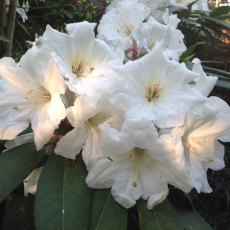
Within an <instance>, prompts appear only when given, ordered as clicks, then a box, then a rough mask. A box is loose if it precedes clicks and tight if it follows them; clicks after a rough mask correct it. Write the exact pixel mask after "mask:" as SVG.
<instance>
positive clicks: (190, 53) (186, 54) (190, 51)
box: [180, 42, 205, 62]
mask: <svg viewBox="0 0 230 230" xmlns="http://www.w3.org/2000/svg"><path fill="white" fill-rule="evenodd" d="M204 44H205V43H204V42H197V43H196V44H194V45H191V46H189V48H188V49H187V50H186V51H185V52H184V53H183V54H182V55H181V57H180V61H181V62H184V61H188V60H190V59H191V58H192V57H193V56H194V55H193V53H194V51H195V49H196V47H197V46H199V45H204Z"/></svg>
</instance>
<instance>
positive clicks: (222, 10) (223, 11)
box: [210, 6, 230, 17]
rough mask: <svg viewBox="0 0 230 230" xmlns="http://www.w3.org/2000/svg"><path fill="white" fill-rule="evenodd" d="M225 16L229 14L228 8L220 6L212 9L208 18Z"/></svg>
mask: <svg viewBox="0 0 230 230" xmlns="http://www.w3.org/2000/svg"><path fill="white" fill-rule="evenodd" d="M227 14H228V15H229V14H230V6H221V7H217V8H215V9H213V10H212V11H211V13H210V17H221V16H223V15H227Z"/></svg>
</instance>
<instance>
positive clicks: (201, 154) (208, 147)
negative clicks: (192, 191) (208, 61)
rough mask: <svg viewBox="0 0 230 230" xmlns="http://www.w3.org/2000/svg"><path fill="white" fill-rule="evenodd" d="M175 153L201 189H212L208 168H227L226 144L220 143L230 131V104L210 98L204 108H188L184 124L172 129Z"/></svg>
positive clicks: (208, 190) (195, 184) (193, 181)
mask: <svg viewBox="0 0 230 230" xmlns="http://www.w3.org/2000/svg"><path fill="white" fill-rule="evenodd" d="M169 133H170V135H171V137H172V138H173V140H172V142H173V143H175V142H177V144H176V145H175V153H176V155H177V157H176V159H177V162H178V164H180V165H181V166H182V167H183V168H184V171H185V172H186V174H187V175H188V176H189V178H190V181H191V184H192V185H193V186H194V187H195V188H196V190H197V191H198V192H200V191H202V192H211V188H210V186H209V185H208V182H207V173H206V172H207V169H208V168H210V169H214V170H219V169H222V168H223V167H224V160H223V157H224V146H223V145H222V144H221V143H220V142H218V141H217V140H218V139H221V137H222V136H225V135H229V134H230V107H229V106H228V105H227V104H226V103H225V102H224V101H223V100H221V99H219V98H217V97H210V98H209V101H207V102H206V104H205V105H204V106H202V107H197V108H196V107H195V108H193V109H192V110H190V111H188V113H187V117H186V120H185V123H184V125H183V126H182V127H177V128H173V129H172V130H171V131H170V132H169Z"/></svg>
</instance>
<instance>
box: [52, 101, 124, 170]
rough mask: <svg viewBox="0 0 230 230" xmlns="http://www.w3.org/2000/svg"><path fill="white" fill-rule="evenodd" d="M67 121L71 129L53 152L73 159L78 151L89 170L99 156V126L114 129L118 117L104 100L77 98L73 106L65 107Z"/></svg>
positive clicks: (118, 121)
mask: <svg viewBox="0 0 230 230" xmlns="http://www.w3.org/2000/svg"><path fill="white" fill-rule="evenodd" d="M67 118H68V120H69V121H70V123H71V125H72V126H73V127H74V129H73V130H71V131H70V132H68V133H67V134H66V135H65V136H64V137H63V138H62V139H61V140H60V141H59V142H58V143H57V146H56V149H55V153H56V154H58V155H61V156H63V157H66V158H70V159H75V157H76V155H77V154H79V153H80V151H81V150H82V156H83V159H84V162H85V164H86V166H87V168H88V169H90V168H91V167H92V166H93V164H94V163H95V162H96V160H97V159H98V158H100V157H101V150H100V128H99V125H100V124H102V123H103V122H107V123H109V124H111V125H112V126H113V127H115V126H117V125H119V124H120V123H121V122H122V121H121V120H122V114H120V113H117V112H115V109H114V108H113V107H111V105H110V104H109V103H108V101H107V99H106V97H101V98H100V99H98V100H96V99H95V98H89V97H85V96H79V97H78V98H77V99H76V101H75V103H74V106H72V107H70V108H68V110H67Z"/></svg>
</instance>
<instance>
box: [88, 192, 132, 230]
mask: <svg viewBox="0 0 230 230" xmlns="http://www.w3.org/2000/svg"><path fill="white" fill-rule="evenodd" d="M127 216H128V211H127V209H125V208H123V207H121V206H120V205H119V204H118V203H117V202H116V201H115V200H114V199H113V197H112V195H111V192H110V190H105V189H103V190H94V192H93V196H92V203H91V219H90V228H89V229H90V230H94V229H97V230H107V229H109V230H117V229H119V230H123V229H124V230H126V229H127Z"/></svg>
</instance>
